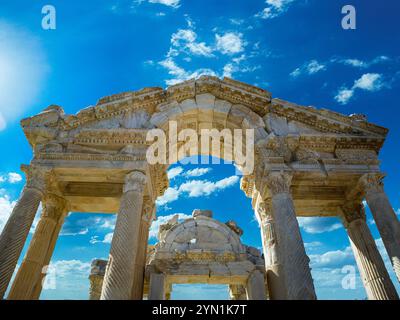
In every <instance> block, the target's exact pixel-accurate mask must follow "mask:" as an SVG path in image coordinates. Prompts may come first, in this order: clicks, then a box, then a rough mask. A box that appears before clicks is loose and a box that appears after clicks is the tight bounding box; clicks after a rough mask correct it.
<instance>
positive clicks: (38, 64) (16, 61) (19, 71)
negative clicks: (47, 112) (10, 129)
mask: <svg viewBox="0 0 400 320" xmlns="http://www.w3.org/2000/svg"><path fill="white" fill-rule="evenodd" d="M0 70H1V72H0V88H1V90H0V101H1V103H0V130H4V129H5V128H6V125H7V122H12V121H15V120H17V119H19V118H21V117H23V116H25V113H26V111H27V110H28V109H29V108H30V107H32V106H33V104H34V103H35V101H36V99H37V98H38V95H39V93H40V91H41V88H42V85H43V82H44V80H45V76H46V74H47V72H48V66H47V64H46V62H45V58H44V53H43V50H42V48H41V46H40V44H39V42H38V40H37V39H36V38H35V37H34V36H33V35H31V34H29V33H27V32H26V31H24V30H22V29H20V28H19V27H16V26H14V25H11V24H9V23H6V22H5V21H0Z"/></svg>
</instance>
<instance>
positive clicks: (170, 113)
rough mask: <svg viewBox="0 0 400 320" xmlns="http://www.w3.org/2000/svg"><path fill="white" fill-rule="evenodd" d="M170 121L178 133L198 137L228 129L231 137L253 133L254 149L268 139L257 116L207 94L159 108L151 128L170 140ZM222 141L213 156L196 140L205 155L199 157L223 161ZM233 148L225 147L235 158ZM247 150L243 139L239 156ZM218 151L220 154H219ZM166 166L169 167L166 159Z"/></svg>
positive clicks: (165, 104)
mask: <svg viewBox="0 0 400 320" xmlns="http://www.w3.org/2000/svg"><path fill="white" fill-rule="evenodd" d="M169 121H175V122H176V123H177V125H178V127H177V130H178V132H180V131H181V130H184V129H193V130H195V131H196V132H197V134H199V135H200V133H201V130H202V129H210V130H211V129H214V130H218V131H222V130H224V129H227V130H229V132H231V133H232V132H233V130H234V129H241V130H244V132H245V130H246V129H252V130H254V141H253V143H254V145H257V144H258V143H259V142H260V141H262V140H265V139H267V137H268V132H267V131H266V129H265V123H264V120H263V119H262V117H261V116H260V115H258V114H257V113H255V112H254V111H253V110H251V109H250V108H248V107H247V106H244V105H243V104H240V103H236V104H235V103H232V102H230V101H228V100H225V99H220V98H217V97H216V96H215V95H213V94H210V93H202V94H198V95H196V96H195V97H194V98H191V99H185V100H183V101H181V102H178V101H177V100H174V101H172V102H167V103H164V104H161V105H159V106H158V107H157V110H156V112H155V113H154V114H153V115H152V117H151V118H150V123H151V124H152V126H154V127H155V128H159V129H162V130H163V131H164V132H165V133H166V135H167V137H168V138H169V137H170V130H169V129H170V128H169ZM222 141H224V142H226V141H225V139H224V140H221V141H220V144H219V145H218V147H216V148H215V149H217V150H218V153H217V154H216V153H215V149H213V146H212V145H211V144H210V145H209V148H208V150H207V148H202V143H201V140H199V141H198V143H199V144H198V145H199V150H200V151H204V150H205V152H202V153H200V154H201V155H211V156H215V157H218V158H224V159H226V158H225V156H226V154H225V152H224V150H223V143H222ZM168 142H169V143H171V142H173V141H170V140H168ZM232 144H233V141H232ZM232 144H227V145H226V146H230V147H231V148H232V151H233V152H234V155H235V152H237V151H238V150H237V149H235V148H234V147H233V145H232ZM246 148H253V146H252V145H251V146H250V145H249V146H247V145H246V139H244V140H243V144H242V150H241V152H242V154H243V152H245V151H246ZM221 150H222V152H220V151H221ZM181 158H182V157H181ZM181 158H178V159H177V161H179V160H181ZM226 160H232V159H226ZM168 162H169V163H171V162H170V161H169V158H168Z"/></svg>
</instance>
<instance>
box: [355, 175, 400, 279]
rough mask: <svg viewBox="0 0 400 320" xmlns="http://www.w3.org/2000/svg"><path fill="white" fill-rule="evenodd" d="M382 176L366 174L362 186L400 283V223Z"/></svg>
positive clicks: (361, 182)
mask: <svg viewBox="0 0 400 320" xmlns="http://www.w3.org/2000/svg"><path fill="white" fill-rule="evenodd" d="M383 177H384V176H383V175H382V174H366V175H364V176H362V177H361V179H360V184H361V187H362V189H363V192H364V194H365V199H366V200H367V203H368V206H369V208H370V209H371V213H372V215H373V217H374V220H375V223H376V226H377V227H378V230H379V233H380V235H381V237H382V241H383V244H384V245H385V248H386V251H387V253H388V255H389V258H390V262H391V263H392V265H393V269H394V272H395V273H396V276H397V279H398V280H399V281H400V222H399V220H398V219H397V217H396V213H395V212H394V210H393V207H392V206H391V204H390V202H389V199H388V197H387V195H386V193H385V191H384V190H383V182H382V179H383Z"/></svg>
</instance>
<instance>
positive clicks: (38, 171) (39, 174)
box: [21, 165, 53, 194]
mask: <svg viewBox="0 0 400 320" xmlns="http://www.w3.org/2000/svg"><path fill="white" fill-rule="evenodd" d="M21 170H22V172H24V173H25V176H26V184H25V188H31V189H35V190H37V191H39V192H41V193H42V194H44V192H45V190H46V187H47V186H48V184H49V183H50V181H51V179H52V178H53V175H52V169H51V168H47V167H40V166H33V165H29V166H28V165H22V166H21Z"/></svg>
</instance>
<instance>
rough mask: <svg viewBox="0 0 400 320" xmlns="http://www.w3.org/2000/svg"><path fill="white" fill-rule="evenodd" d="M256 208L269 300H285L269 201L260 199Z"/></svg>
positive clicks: (284, 286)
mask: <svg viewBox="0 0 400 320" xmlns="http://www.w3.org/2000/svg"><path fill="white" fill-rule="evenodd" d="M256 210H257V213H258V220H259V223H260V229H261V240H262V245H263V252H264V261H265V270H266V276H267V283H268V294H269V298H270V299H271V300H285V299H287V294H286V293H287V292H286V284H285V276H284V271H283V270H282V267H283V266H282V261H280V259H279V247H278V240H277V237H276V232H275V225H274V219H273V218H272V215H271V203H270V202H264V201H260V202H259V203H258V205H257V209H256Z"/></svg>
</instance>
